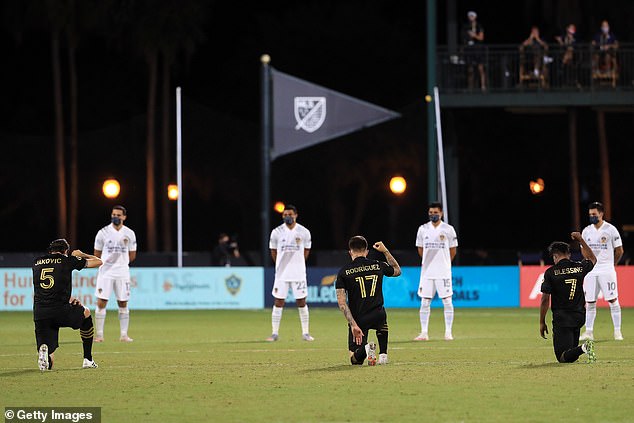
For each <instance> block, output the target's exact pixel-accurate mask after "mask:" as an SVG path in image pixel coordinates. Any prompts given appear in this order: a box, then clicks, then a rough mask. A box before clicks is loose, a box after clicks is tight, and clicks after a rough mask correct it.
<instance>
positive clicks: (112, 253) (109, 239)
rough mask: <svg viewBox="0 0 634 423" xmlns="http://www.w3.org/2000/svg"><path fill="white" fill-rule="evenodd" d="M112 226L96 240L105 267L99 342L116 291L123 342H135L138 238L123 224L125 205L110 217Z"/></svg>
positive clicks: (100, 295) (99, 300) (97, 317)
mask: <svg viewBox="0 0 634 423" xmlns="http://www.w3.org/2000/svg"><path fill="white" fill-rule="evenodd" d="M110 218H111V222H112V223H111V224H110V225H108V226H104V227H103V228H101V229H100V230H99V232H97V236H96V237H95V256H97V257H99V258H101V260H102V261H103V264H102V265H101V267H99V273H98V274H97V290H96V293H95V295H96V296H97V309H96V310H95V328H96V332H97V333H96V335H95V340H94V341H95V342H103V327H104V323H105V321H106V306H107V305H108V299H109V298H110V294H111V293H112V291H114V293H115V296H116V297H117V304H118V305H119V327H120V330H121V331H120V332H121V333H120V337H119V340H120V341H121V342H132V341H133V339H132V338H130V337H129V336H128V326H129V323H130V310H129V309H128V300H129V299H130V267H129V264H130V262H132V261H134V259H135V258H136V247H137V246H136V235H135V234H134V231H133V230H132V229H130V228H128V227H127V226H125V225H124V224H123V222H125V220H126V218H127V212H126V209H125V207H123V206H114V207H113V208H112V214H111V216H110Z"/></svg>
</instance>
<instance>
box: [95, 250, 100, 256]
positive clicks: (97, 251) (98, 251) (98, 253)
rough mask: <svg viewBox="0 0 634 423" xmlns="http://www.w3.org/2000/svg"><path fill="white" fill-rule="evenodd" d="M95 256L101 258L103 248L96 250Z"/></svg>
mask: <svg viewBox="0 0 634 423" xmlns="http://www.w3.org/2000/svg"><path fill="white" fill-rule="evenodd" d="M94 256H95V257H98V258H101V250H95V252H94Z"/></svg>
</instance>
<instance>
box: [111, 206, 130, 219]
mask: <svg viewBox="0 0 634 423" xmlns="http://www.w3.org/2000/svg"><path fill="white" fill-rule="evenodd" d="M112 210H121V211H122V212H123V215H124V216H127V215H128V211H127V210H126V209H125V207H123V206H122V205H120V204H117V205H116V206H114V207H113V208H112Z"/></svg>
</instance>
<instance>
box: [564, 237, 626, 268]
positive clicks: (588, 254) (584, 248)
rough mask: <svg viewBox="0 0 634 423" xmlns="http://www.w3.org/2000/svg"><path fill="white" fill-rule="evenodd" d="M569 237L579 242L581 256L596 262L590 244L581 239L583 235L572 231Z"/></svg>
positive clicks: (593, 262)
mask: <svg viewBox="0 0 634 423" xmlns="http://www.w3.org/2000/svg"><path fill="white" fill-rule="evenodd" d="M570 237H571V238H572V239H574V240H575V241H578V242H579V245H580V246H581V254H582V255H583V258H585V259H586V260H590V261H591V262H592V264H597V256H595V255H594V252H593V251H592V249H591V248H590V246H588V243H587V242H586V240H585V239H583V236H581V234H580V233H579V232H572V233H571V234H570ZM615 260H616V257H615Z"/></svg>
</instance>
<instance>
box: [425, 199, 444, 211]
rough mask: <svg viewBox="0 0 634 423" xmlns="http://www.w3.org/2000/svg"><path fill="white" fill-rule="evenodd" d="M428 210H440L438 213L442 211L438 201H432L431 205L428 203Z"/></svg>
mask: <svg viewBox="0 0 634 423" xmlns="http://www.w3.org/2000/svg"><path fill="white" fill-rule="evenodd" d="M428 208H429V209H440V211H442V204H441V203H440V201H432V202H431V203H429V207H428Z"/></svg>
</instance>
